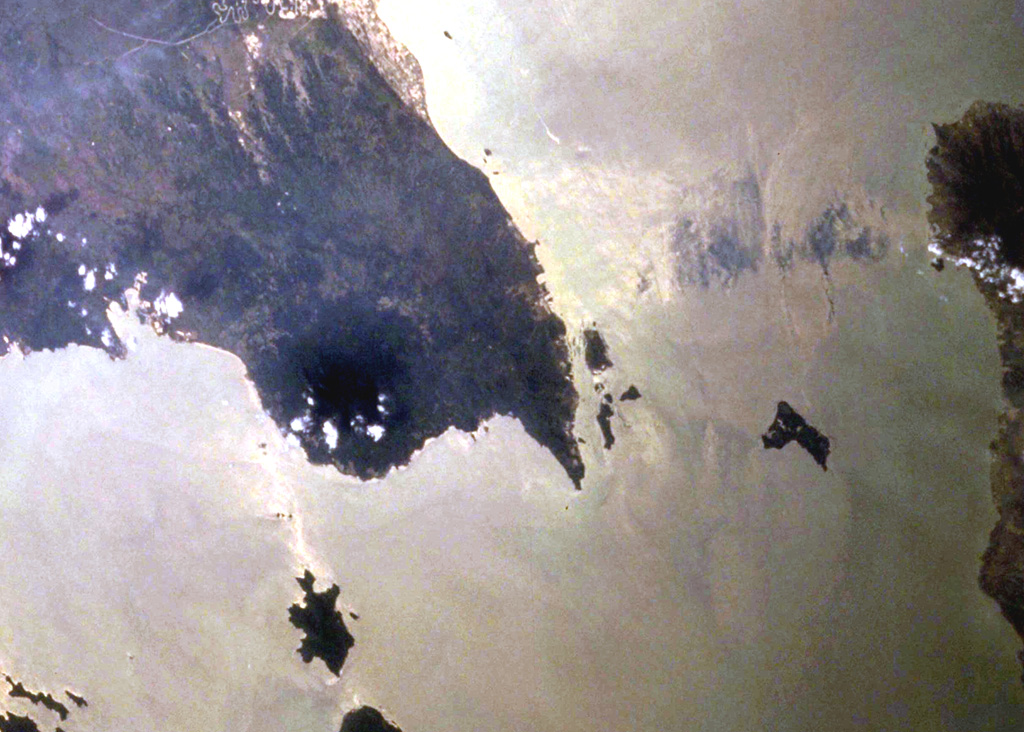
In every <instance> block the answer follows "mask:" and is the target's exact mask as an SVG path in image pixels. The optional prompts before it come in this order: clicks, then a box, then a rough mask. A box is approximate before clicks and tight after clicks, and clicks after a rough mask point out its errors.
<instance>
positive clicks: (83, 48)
mask: <svg viewBox="0 0 1024 732" xmlns="http://www.w3.org/2000/svg"><path fill="white" fill-rule="evenodd" d="M307 5H308V8H312V10H313V13H314V16H317V15H319V16H322V17H311V16H310V15H309V11H308V8H307V10H306V11H303V10H302V8H305V7H306V6H307ZM291 6H295V7H297V8H300V10H299V11H298V15H300V16H302V13H303V12H306V16H305V17H298V18H294V15H295V8H292V10H291V11H289V12H285V10H286V8H289V7H291ZM213 7H215V8H218V9H219V10H218V12H214V10H213V9H211V6H210V5H209V4H204V3H200V2H196V1H193V0H169V1H168V2H162V3H158V4H155V5H153V6H151V7H150V6H145V5H140V4H139V3H137V2H135V0H105V1H104V2H98V1H97V0H61V2H57V0H42V1H39V2H33V3H31V5H30V6H28V5H26V6H25V7H24V8H20V7H18V3H17V2H14V3H11V2H6V3H5V4H4V5H3V7H2V8H0V108H2V110H3V111H2V116H0V254H2V262H0V333H2V334H3V335H4V336H6V337H7V338H8V339H9V340H10V341H11V342H15V343H18V344H19V345H20V346H21V347H22V348H24V349H27V350H38V349H45V348H61V347H64V346H67V345H68V344H71V343H79V344H86V345H91V346H95V347H98V348H105V349H106V350H107V351H108V352H109V353H111V355H112V356H118V355H121V354H123V353H124V348H125V344H121V343H119V342H118V341H117V337H116V335H115V334H113V333H112V332H111V329H110V327H109V324H108V323H107V321H106V318H105V311H106V309H107V305H108V303H109V302H111V301H122V299H123V293H124V291H125V290H126V289H127V288H129V287H131V286H132V283H133V282H134V281H135V278H136V275H137V274H139V273H145V274H146V284H145V285H144V286H143V287H142V298H143V300H144V301H148V302H149V303H152V304H153V306H152V312H153V313H154V314H155V316H156V320H155V322H156V323H157V325H158V326H160V327H162V328H164V329H165V330H167V331H169V332H171V333H172V334H174V333H177V334H179V335H185V336H186V337H188V338H189V339H193V338H194V339H195V340H198V341H201V342H203V343H206V344H210V345H213V346H216V347H219V348H222V349H225V350H227V351H230V352H232V353H234V354H236V355H237V356H238V357H239V358H241V359H242V361H243V362H244V363H245V364H246V366H247V367H248V371H249V375H250V377H251V378H252V380H253V381H254V383H255V385H256V388H257V390H258V391H259V394H260V397H261V398H262V401H263V405H264V407H265V409H266V410H267V411H268V412H269V414H270V415H271V416H272V417H273V418H274V420H275V421H276V423H277V424H278V425H279V427H280V428H281V429H282V431H290V432H292V433H293V434H295V436H296V437H297V439H298V440H299V441H300V442H301V444H302V446H303V448H304V449H305V451H306V453H307V454H308V455H309V457H310V459H311V460H312V461H314V462H316V463H321V464H334V465H335V466H337V467H338V468H339V469H340V470H342V471H344V472H346V473H349V474H352V475H356V476H359V477H361V478H364V479H365V478H371V477H375V476H380V475H383V474H384V473H386V472H387V471H388V470H389V469H390V468H391V467H393V466H396V465H401V464H404V463H406V462H407V461H408V460H409V459H410V457H411V456H412V454H413V453H414V452H415V451H416V450H417V449H418V448H420V447H421V446H422V445H423V444H424V442H425V441H426V440H427V439H428V438H430V437H434V436H437V435H439V434H441V433H442V432H444V431H445V430H447V429H448V428H449V427H452V426H454V427H457V428H459V429H462V430H466V431H471V430H473V429H475V428H476V427H477V426H478V425H480V423H481V421H482V420H485V419H487V418H488V417H490V416H492V415H495V414H502V415H512V416H514V417H516V418H517V419H518V420H519V421H520V422H521V423H522V425H523V427H524V428H525V430H526V432H527V433H528V434H529V435H531V436H532V437H533V438H534V439H536V440H537V441H538V442H539V443H540V444H542V445H543V446H545V447H546V448H548V449H549V450H550V451H551V452H552V454H553V455H554V456H555V458H556V459H557V460H558V461H559V463H560V464H561V465H562V466H563V468H564V469H565V471H566V472H567V474H568V476H569V477H570V479H571V480H572V481H573V483H574V484H575V485H576V486H577V487H579V485H580V482H581V480H582V478H583V474H584V466H583V463H582V460H581V457H580V453H579V449H578V447H577V444H576V440H575V438H574V437H573V422H574V417H575V410H576V406H577V394H576V390H575V387H574V385H573V382H572V375H571V368H570V362H569V350H568V345H567V341H566V329H565V326H564V324H563V323H562V322H561V321H560V320H559V318H558V317H557V316H556V315H555V314H554V313H553V312H552V310H551V308H550V305H549V297H548V294H547V292H546V289H545V287H544V286H543V284H541V283H540V282H539V281H538V277H539V276H540V275H541V274H542V271H541V267H540V265H539V264H538V261H537V258H536V256H535V253H534V246H535V245H534V244H532V243H530V242H527V241H526V240H524V238H523V237H522V236H521V235H520V234H519V233H518V231H517V230H516V229H515V228H514V226H513V225H512V223H511V221H510V219H509V217H508V215H507V213H506V212H505V210H504V209H503V208H502V206H501V204H500V202H499V201H498V199H497V197H496V196H495V194H494V192H493V190H492V189H491V187H490V184H489V183H488V181H487V178H486V176H485V175H484V174H483V173H481V172H480V171H478V170H477V169H475V168H473V167H471V166H470V165H468V164H467V163H465V162H463V161H462V160H460V159H459V158H457V157H456V156H455V155H454V154H452V152H451V151H449V150H448V149H447V147H445V145H444V143H443V142H442V141H441V139H440V138H439V136H438V135H437V133H436V132H435V131H434V129H433V128H432V127H431V125H430V124H429V122H428V121H426V119H425V113H424V112H423V111H422V109H419V108H417V105H416V104H414V103H412V102H410V101H409V100H410V99H415V98H417V97H416V93H418V91H419V89H418V87H417V89H412V90H410V89H409V88H401V84H399V83H398V82H395V79H396V78H400V77H401V74H397V73H391V74H389V77H388V78H385V76H384V75H383V73H382V72H381V71H380V69H381V68H385V67H386V66H387V64H383V65H382V64H381V63H376V61H378V60H379V59H375V58H374V54H373V53H372V51H373V48H374V46H373V44H372V43H370V42H369V41H368V40H367V36H366V34H362V36H360V35H359V34H358V33H355V32H354V31H353V30H352V24H351V19H346V18H343V17H341V16H340V15H338V14H337V12H336V11H335V10H334V7H333V5H330V4H326V3H318V2H311V3H308V4H300V5H298V6H296V5H295V3H282V2H280V0H268V1H267V2H262V3H254V2H248V1H247V0H242V2H237V0H236V1H235V2H230V3H227V4H225V5H224V6H221V5H219V4H214V6H213ZM275 11H277V12H275ZM287 16H292V17H291V18H289V17H287ZM371 40H372V39H371ZM378 55H380V54H378ZM384 56H386V54H384ZM401 58H404V59H405V61H404V63H405V68H404V73H406V75H407V76H408V77H409V78H410V79H412V81H410V82H408V84H409V85H411V86H417V85H418V84H419V83H420V82H419V72H418V67H416V66H415V61H414V60H410V59H411V57H400V59H401ZM391 62H393V63H400V62H395V61H394V59H393V58H392V59H391ZM388 68H390V67H388ZM391 70H392V71H394V69H393V68H392V69H391ZM389 79H390V81H389Z"/></svg>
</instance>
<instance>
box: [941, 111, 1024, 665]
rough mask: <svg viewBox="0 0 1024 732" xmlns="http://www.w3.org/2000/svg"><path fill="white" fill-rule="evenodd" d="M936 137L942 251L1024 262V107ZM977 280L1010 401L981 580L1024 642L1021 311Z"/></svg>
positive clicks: (996, 447) (972, 116)
mask: <svg viewBox="0 0 1024 732" xmlns="http://www.w3.org/2000/svg"><path fill="white" fill-rule="evenodd" d="M935 138H936V144H935V147H934V148H932V150H931V152H930V153H929V155H928V160H927V164H928V180H929V182H930V183H931V186H932V193H931V196H930V197H929V199H928V201H929V203H930V204H931V210H930V211H929V214H928V218H929V222H930V223H931V225H932V229H933V231H934V232H935V237H936V239H937V240H938V242H939V243H940V245H941V248H942V249H943V251H945V252H947V253H949V254H950V255H953V256H954V257H959V256H966V257H974V256H976V255H977V253H978V251H977V250H978V244H977V243H976V242H977V241H978V240H980V239H989V240H990V241H996V242H997V243H998V246H997V247H995V248H994V249H993V250H992V252H991V255H992V257H993V258H994V259H995V261H996V264H997V265H1008V266H1012V267H1020V266H1022V265H1024V109H1020V108H1015V107H1009V106H1007V105H1004V104H987V103H982V102H978V103H976V104H974V105H973V106H971V108H970V109H969V110H968V111H967V113H966V114H965V115H964V116H963V118H962V119H960V120H959V121H957V122H953V123H951V124H942V125H936V126H935ZM974 282H975V285H976V286H977V287H978V289H979V291H980V292H981V293H982V294H983V295H984V296H985V299H986V302H987V304H988V306H989V308H990V310H991V311H992V312H993V314H994V315H995V317H996V320H997V322H998V325H999V351H1000V356H1001V359H1002V366H1003V377H1002V381H1003V384H1002V385H1003V395H1004V397H1005V399H1006V401H1007V409H1006V410H1005V411H1004V412H1003V414H1002V416H1001V418H1000V424H999V435H998V437H997V438H996V439H995V440H994V441H993V443H992V450H993V466H992V497H993V500H994V502H995V505H996V508H997V510H998V511H999V521H998V523H997V524H996V526H995V528H994V529H993V530H992V533H991V535H990V537H989V546H988V549H986V550H985V554H984V556H983V558H982V567H981V574H980V577H979V581H980V584H981V588H982V589H983V590H984V591H985V593H986V594H988V595H989V596H990V597H992V598H993V599H994V600H996V602H998V603H999V607H1000V609H1001V610H1002V613H1003V615H1004V616H1005V617H1006V619H1007V620H1008V621H1009V622H1010V623H1011V624H1012V625H1013V627H1014V629H1015V630H1016V631H1017V634H1018V635H1020V636H1021V637H1022V638H1024V458H1022V455H1024V413H1022V412H1021V409H1022V408H1024V305H1022V304H1021V303H1019V302H1013V301H1012V299H1007V298H1006V297H1003V296H1001V293H1000V291H999V289H998V283H997V282H993V281H992V280H991V278H985V277H982V276H978V274H977V273H975V277H974ZM1020 658H1021V661H1022V662H1024V652H1022V653H1021V654H1020Z"/></svg>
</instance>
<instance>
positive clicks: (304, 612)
mask: <svg viewBox="0 0 1024 732" xmlns="http://www.w3.org/2000/svg"><path fill="white" fill-rule="evenodd" d="M295 581H296V582H298V583H299V587H301V588H302V589H303V590H304V591H305V593H306V596H305V598H303V601H302V605H300V604H298V603H296V604H295V605H292V606H291V607H290V608H288V617H289V619H290V620H291V623H292V625H294V626H295V627H296V628H298V629H300V630H304V631H306V636H305V638H303V639H302V645H300V646H299V648H298V652H299V654H300V655H301V656H302V660H303V661H305V662H306V663H311V662H312V661H313V659H314V658H319V659H320V660H322V661H323V662H324V663H325V664H326V665H327V668H328V669H330V671H331V673H333V674H334V675H335V676H340V675H341V667H342V665H344V663H345V659H346V658H347V657H348V652H349V649H351V648H352V646H354V645H355V639H354V638H353V637H352V634H351V633H349V632H348V628H346V627H345V621H344V620H343V619H342V617H341V613H340V612H338V611H337V610H335V609H334V604H335V602H336V601H337V599H338V595H339V594H340V592H341V590H340V589H338V586H337V585H331V586H330V587H329V588H328V589H327V590H325V591H323V592H316V591H315V590H314V589H313V583H314V582H316V577H314V576H313V573H312V572H310V571H309V570H308V569H307V570H306V572H305V574H304V575H303V576H302V577H296V578H295Z"/></svg>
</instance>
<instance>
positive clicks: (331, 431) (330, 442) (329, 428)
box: [324, 420, 338, 450]
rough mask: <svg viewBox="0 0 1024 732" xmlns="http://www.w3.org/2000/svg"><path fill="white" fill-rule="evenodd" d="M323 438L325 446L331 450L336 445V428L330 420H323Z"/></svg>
mask: <svg viewBox="0 0 1024 732" xmlns="http://www.w3.org/2000/svg"><path fill="white" fill-rule="evenodd" d="M324 439H325V440H327V446H328V447H329V448H331V449H332V450H333V449H334V448H336V447H337V446H338V429H337V428H336V427H335V426H334V423H333V422H331V421H330V420H328V421H327V422H324Z"/></svg>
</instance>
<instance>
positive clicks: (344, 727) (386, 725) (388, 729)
mask: <svg viewBox="0 0 1024 732" xmlns="http://www.w3.org/2000/svg"><path fill="white" fill-rule="evenodd" d="M341 732H402V730H401V728H400V727H398V726H396V725H394V724H391V723H390V722H389V721H388V720H386V719H385V718H384V715H383V714H381V713H380V712H378V711H377V710H376V709H374V708H373V707H359V708H358V709H353V710H352V711H351V712H349V713H348V714H346V715H345V718H344V719H342V721H341Z"/></svg>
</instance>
